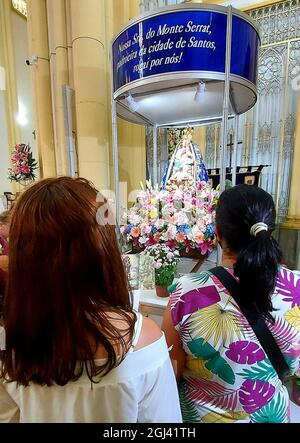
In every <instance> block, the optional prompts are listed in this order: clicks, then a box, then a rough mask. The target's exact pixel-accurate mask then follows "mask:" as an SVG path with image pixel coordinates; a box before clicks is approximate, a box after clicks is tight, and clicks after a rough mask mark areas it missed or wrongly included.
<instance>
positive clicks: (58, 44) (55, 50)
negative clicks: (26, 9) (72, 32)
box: [47, 0, 69, 175]
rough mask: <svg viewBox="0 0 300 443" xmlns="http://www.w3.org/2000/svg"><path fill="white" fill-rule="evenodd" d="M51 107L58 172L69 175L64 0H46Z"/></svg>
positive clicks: (66, 51)
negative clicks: (66, 127)
mask: <svg viewBox="0 0 300 443" xmlns="http://www.w3.org/2000/svg"><path fill="white" fill-rule="evenodd" d="M47 18H48V32H49V49H50V71H51V80H52V108H53V117H54V118H53V123H54V134H55V152H56V168H57V174H58V175H66V174H68V162H67V144H66V136H65V121H64V118H65V115H64V102H63V85H68V84H69V72H68V48H67V31H66V5H65V0H47Z"/></svg>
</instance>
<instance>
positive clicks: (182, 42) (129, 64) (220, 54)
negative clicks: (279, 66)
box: [113, 10, 259, 91]
mask: <svg viewBox="0 0 300 443" xmlns="http://www.w3.org/2000/svg"><path fill="white" fill-rule="evenodd" d="M226 23H227V15H226V14H223V13H221V12H212V11H206V10H188V11H185V10H180V11H175V12H174V11H170V12H168V13H164V14H161V15H157V16H154V17H150V18H145V19H144V20H141V21H140V22H138V23H136V24H133V25H132V26H131V27H129V28H127V29H126V30H125V31H124V32H123V33H121V34H120V35H119V36H118V37H117V39H116V40H115V42H114V43H113V70H114V91H116V90H118V89H119V88H121V87H122V86H124V85H126V84H128V83H130V82H132V81H135V80H140V79H143V78H145V77H149V76H156V75H159V74H166V73H172V72H190V71H209V72H212V73H224V72H225V53H226ZM232 38H233V40H232V64H231V66H232V73H233V74H237V75H240V76H242V77H243V78H245V79H247V80H250V81H251V82H252V83H255V80H256V56H257V47H258V43H259V39H258V35H257V32H256V30H255V29H254V28H253V27H252V26H251V25H250V24H249V23H248V22H247V21H245V20H243V19H241V18H239V17H235V16H234V17H233V34H232Z"/></svg>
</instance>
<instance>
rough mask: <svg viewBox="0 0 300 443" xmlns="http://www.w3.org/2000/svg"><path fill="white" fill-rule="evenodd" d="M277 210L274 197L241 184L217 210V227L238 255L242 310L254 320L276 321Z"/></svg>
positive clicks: (236, 268)
mask: <svg viewBox="0 0 300 443" xmlns="http://www.w3.org/2000/svg"><path fill="white" fill-rule="evenodd" d="M275 219H276V211H275V205H274V202H273V199H272V197H271V195H270V194H268V193H267V192H265V191H264V190H263V189H261V188H259V187H257V186H249V185H238V186H234V187H233V188H231V189H228V190H226V191H224V192H223V193H222V194H221V196H220V199H219V202H218V205H217V210H216V225H217V229H218V233H219V235H220V238H221V242H222V245H223V247H226V248H227V250H228V251H229V252H230V253H233V254H234V255H236V256H237V260H236V262H235V265H234V275H235V276H236V277H238V278H239V281H240V289H241V300H240V303H241V307H242V308H243V309H245V310H247V311H248V312H249V314H251V315H253V316H254V317H255V316H257V315H259V314H260V315H263V316H264V317H265V318H268V319H270V320H273V317H272V315H271V312H272V311H273V310H274V309H273V306H272V301H271V295H272V293H273V291H274V288H275V285H276V279H277V273H278V265H279V264H280V262H281V259H282V253H281V250H280V247H279V245H278V243H277V242H276V240H275V239H273V238H272V236H271V234H272V232H273V231H274V229H275Z"/></svg>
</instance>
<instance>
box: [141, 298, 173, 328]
mask: <svg viewBox="0 0 300 443" xmlns="http://www.w3.org/2000/svg"><path fill="white" fill-rule="evenodd" d="M133 298H134V308H135V309H136V310H139V311H140V312H141V314H142V315H143V316H145V317H150V318H152V320H154V321H155V322H156V323H157V324H158V326H161V324H162V321H163V316H164V312H165V309H166V307H167V304H168V302H169V297H165V298H163V297H157V295H156V290H155V289H137V290H134V291H133Z"/></svg>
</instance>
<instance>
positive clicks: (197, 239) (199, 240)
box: [194, 232, 204, 245]
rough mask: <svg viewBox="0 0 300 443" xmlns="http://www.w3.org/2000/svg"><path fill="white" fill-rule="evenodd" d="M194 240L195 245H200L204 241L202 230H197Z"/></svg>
mask: <svg viewBox="0 0 300 443" xmlns="http://www.w3.org/2000/svg"><path fill="white" fill-rule="evenodd" d="M194 240H195V242H196V243H197V245H200V244H201V243H203V241H204V234H203V233H202V232H197V233H196V234H195V236H194Z"/></svg>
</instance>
